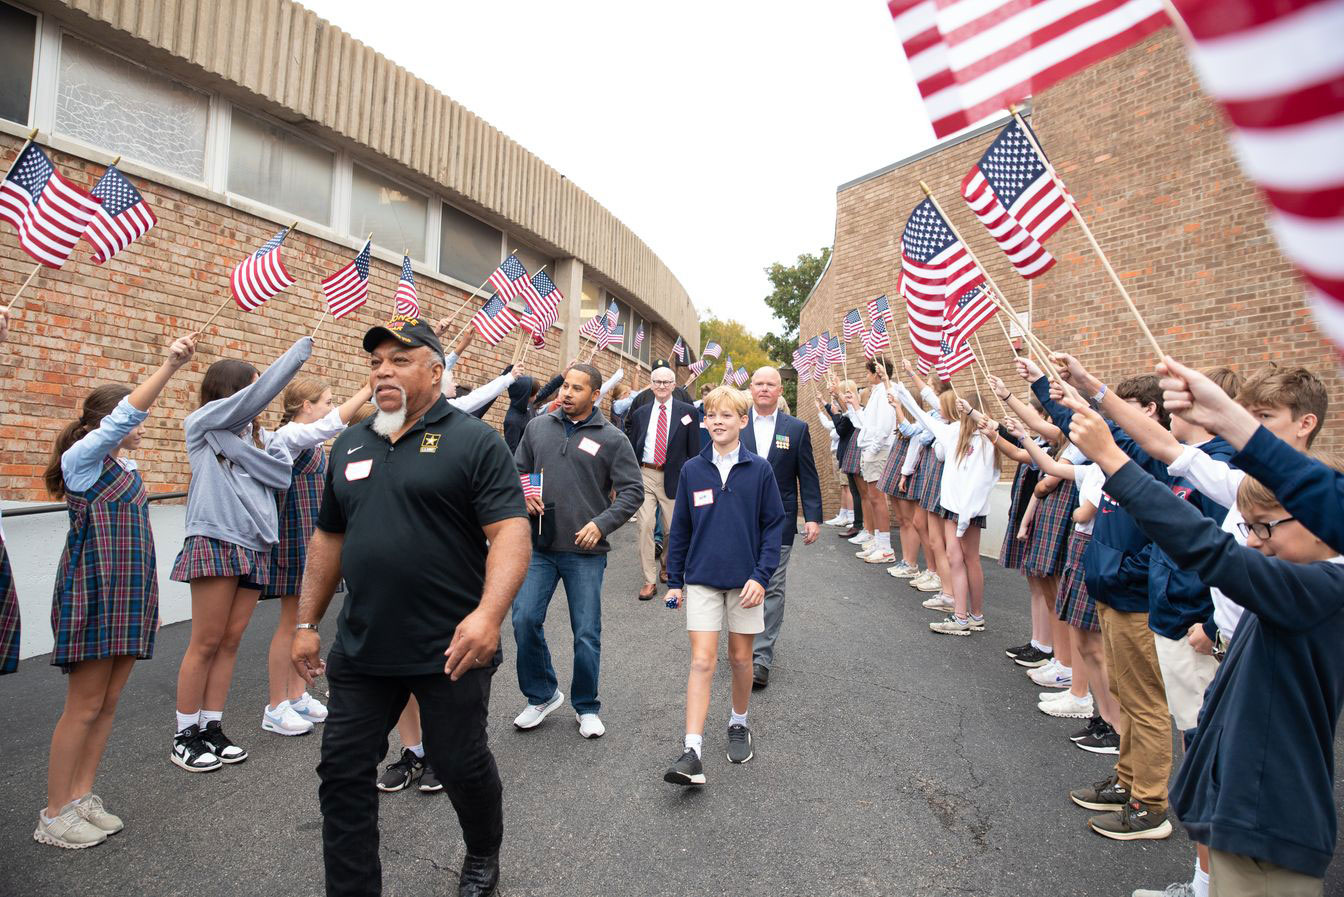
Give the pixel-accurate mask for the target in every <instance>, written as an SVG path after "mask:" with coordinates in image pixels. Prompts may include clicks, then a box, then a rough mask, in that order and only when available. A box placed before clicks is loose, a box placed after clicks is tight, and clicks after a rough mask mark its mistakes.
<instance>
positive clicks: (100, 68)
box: [56, 34, 210, 181]
mask: <svg viewBox="0 0 1344 897" xmlns="http://www.w3.org/2000/svg"><path fill="white" fill-rule="evenodd" d="M209 112H210V101H209V98H208V97H206V95H205V94H203V93H201V92H200V91H196V90H192V89H191V88H190V87H187V86H185V85H183V84H179V83H178V82H176V81H170V80H168V79H167V78H162V77H160V76H159V75H156V74H154V73H152V72H150V71H149V70H147V69H143V68H141V67H140V66H138V65H135V64H134V63H131V62H127V61H126V60H124V59H121V58H120V57H117V56H113V55H111V54H110V53H105V52H103V51H102V50H99V49H96V48H95V47H93V46H92V45H90V44H86V43H85V42H84V41H82V40H79V39H78V38H75V37H72V36H71V35H68V34H66V35H63V36H62V38H61V61H60V77H59V80H58V82H57V86H56V130H57V131H59V132H60V133H62V134H65V135H67V136H69V137H73V138H75V139H76V140H79V141H81V142H83V143H87V144H89V145H90V146H96V147H99V148H101V149H104V150H107V151H108V152H111V153H120V154H121V155H123V156H125V157H126V158H128V159H136V160H138V161H140V162H144V163H146V164H148V165H153V166H154V167H156V168H161V169H163V170H165V171H168V172H171V173H173V174H176V175H181V176H182V177H185V178H190V179H192V180H194V181H199V180H201V179H202V178H203V177H204V175H205V131H206V124H207V120H208V118H209Z"/></svg>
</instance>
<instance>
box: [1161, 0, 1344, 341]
mask: <svg viewBox="0 0 1344 897" xmlns="http://www.w3.org/2000/svg"><path fill="white" fill-rule="evenodd" d="M1174 3H1175V6H1176V8H1177V9H1178V10H1179V11H1180V13H1181V17H1182V18H1183V19H1185V24H1186V25H1187V26H1189V28H1190V33H1191V35H1192V36H1193V38H1194V45H1193V46H1192V47H1191V49H1190V57H1191V61H1192V62H1193V63H1194V67H1195V71H1197V72H1198V73H1199V77H1200V80H1201V81H1203V83H1204V89H1205V90H1206V91H1207V92H1208V94H1209V95H1210V96H1211V97H1213V99H1215V100H1217V101H1218V102H1219V103H1221V104H1222V106H1223V109H1224V111H1225V112H1226V113H1227V117H1228V119H1229V121H1230V122H1231V125H1232V131H1231V134H1230V137H1229V139H1230V140H1231V142H1232V145H1233V147H1234V148H1235V149H1236V150H1237V155H1238V156H1239V158H1240V161H1241V167H1242V170H1243V171H1244V172H1245V173H1246V176H1247V177H1248V178H1250V180H1252V181H1254V182H1255V183H1256V184H1258V185H1259V186H1260V188H1261V189H1262V190H1264V191H1265V196H1266V198H1267V199H1268V200H1269V205H1270V208H1271V212H1270V215H1269V224H1270V229H1271V230H1272V231H1273V233H1274V235H1275V237H1276V238H1277V239H1278V242H1279V247H1280V248H1281V249H1282V250H1283V254H1284V255H1285V256H1286V257H1287V258H1288V260H1289V261H1291V262H1292V263H1293V264H1295V265H1296V266H1297V267H1298V269H1299V270H1300V271H1301V272H1302V274H1303V276H1304V277H1305V278H1306V280H1307V283H1308V284H1309V285H1310V288H1309V291H1308V292H1309V294H1310V297H1311V304H1312V310H1313V311H1314V313H1315V315H1316V321H1317V323H1318V324H1319V325H1320V327H1321V329H1322V330H1324V331H1325V332H1326V334H1327V335H1328V336H1329V337H1330V338H1331V339H1332V340H1334V343H1335V346H1336V348H1337V350H1338V351H1339V352H1340V353H1341V354H1342V355H1344V265H1341V263H1340V260H1341V258H1344V254H1342V253H1341V251H1340V247H1341V245H1344V165H1341V161H1342V160H1344V104H1342V103H1341V98H1344V51H1341V49H1340V37H1341V35H1344V0H1298V2H1292V3H1282V4H1270V3H1264V2H1252V0H1224V2H1220V3H1212V2H1208V0H1174Z"/></svg>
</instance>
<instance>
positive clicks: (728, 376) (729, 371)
mask: <svg viewBox="0 0 1344 897" xmlns="http://www.w3.org/2000/svg"><path fill="white" fill-rule="evenodd" d="M724 360H725V361H726V362H727V364H725V365H724V367H723V379H722V380H720V381H719V382H720V383H727V382H728V381H729V380H732V379H733V356H731V355H729V356H728V357H727V358H726V359H724Z"/></svg>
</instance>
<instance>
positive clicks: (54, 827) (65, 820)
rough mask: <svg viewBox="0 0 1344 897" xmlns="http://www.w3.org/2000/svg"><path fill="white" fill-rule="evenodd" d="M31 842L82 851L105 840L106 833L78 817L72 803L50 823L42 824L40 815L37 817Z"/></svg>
mask: <svg viewBox="0 0 1344 897" xmlns="http://www.w3.org/2000/svg"><path fill="white" fill-rule="evenodd" d="M33 840H34V841H36V842H37V843H39V844H50V845H51V846H52V847H64V848H65V849H66V850H83V849H84V848H85V847H94V846H96V845H98V844H102V843H103V842H104V841H106V840H107V832H105V831H103V830H102V829H100V828H98V826H96V825H94V824H93V823H92V822H89V821H88V820H87V819H85V818H84V817H82V816H80V815H79V812H78V810H77V809H76V807H75V805H74V804H73V803H70V804H66V805H65V810H64V811H62V812H61V814H60V815H59V816H57V817H56V818H55V819H53V820H51V821H50V822H44V821H43V819H42V814H41V813H38V815H37V828H36V829H34V830H33Z"/></svg>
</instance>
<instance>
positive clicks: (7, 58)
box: [0, 3, 37, 125]
mask: <svg viewBox="0 0 1344 897" xmlns="http://www.w3.org/2000/svg"><path fill="white" fill-rule="evenodd" d="M35 46H37V16H34V15H30V14H29V13H26V12H24V11H23V10H21V9H15V8H14V7H12V6H10V5H8V4H5V3H0V118H7V119H9V120H10V121H16V122H18V123H19V124H24V125H26V124H28V105H29V99H30V98H31V96H32V92H33V48H34V47H35Z"/></svg>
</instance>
